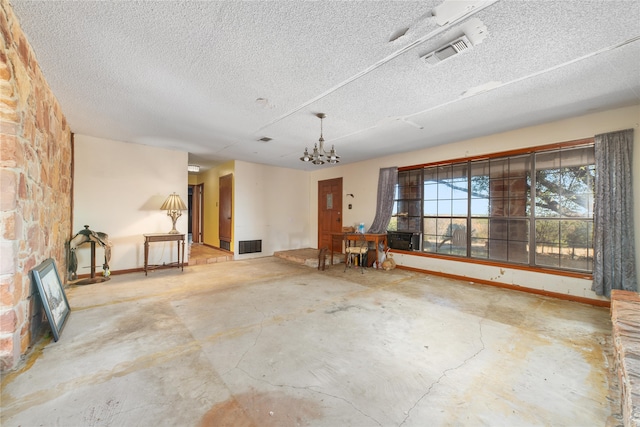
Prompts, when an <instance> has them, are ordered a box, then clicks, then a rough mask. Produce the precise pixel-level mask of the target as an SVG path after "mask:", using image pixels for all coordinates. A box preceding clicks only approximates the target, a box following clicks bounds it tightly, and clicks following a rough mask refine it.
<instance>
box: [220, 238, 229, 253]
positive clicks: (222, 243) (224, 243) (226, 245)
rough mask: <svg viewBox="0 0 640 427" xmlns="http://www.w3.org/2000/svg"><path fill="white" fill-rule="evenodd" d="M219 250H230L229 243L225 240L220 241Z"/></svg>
mask: <svg viewBox="0 0 640 427" xmlns="http://www.w3.org/2000/svg"><path fill="white" fill-rule="evenodd" d="M220 249H224V250H225V251H230V250H231V242H228V241H226V240H220Z"/></svg>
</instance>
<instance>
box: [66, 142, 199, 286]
mask: <svg viewBox="0 0 640 427" xmlns="http://www.w3.org/2000/svg"><path fill="white" fill-rule="evenodd" d="M187 156H188V154H187V153H186V152H182V151H173V150H166V149H163V148H156V147H150V146H147V145H140V144H129V143H125V142H120V141H112V140H107V139H101V138H94V137H89V136H85V135H75V172H74V175H75V184H74V196H73V199H74V211H73V232H74V234H75V233H77V232H78V231H80V230H82V229H83V228H84V225H89V226H90V229H91V230H93V231H101V232H104V233H107V234H108V235H109V238H110V240H111V242H112V243H113V249H112V257H111V262H110V267H111V270H112V271H119V270H120V271H121V270H130V269H139V268H141V267H143V266H144V237H143V234H145V233H166V232H168V231H169V230H171V227H172V221H171V218H169V217H168V216H167V214H166V211H161V210H160V206H162V203H163V202H164V201H165V200H166V198H167V197H168V196H169V194H171V193H173V192H176V193H178V194H179V195H180V197H181V198H182V200H183V201H184V202H185V204H186V203H187V191H188V178H187ZM187 227H188V217H187V211H185V212H183V215H182V216H181V217H180V218H178V221H177V222H176V229H177V230H178V231H180V232H181V233H185V234H186V233H187V231H188V230H187ZM76 252H77V256H78V266H79V267H78V274H88V273H89V270H88V269H87V268H85V267H86V266H88V265H90V264H91V257H90V245H85V246H81V247H79V248H78V249H77V251H76ZM187 252H188V251H187ZM96 253H97V255H96V258H97V259H96V264H97V266H99V267H101V266H102V263H103V260H104V252H103V250H102V249H101V248H99V247H98V248H97V250H96ZM187 259H188V256H187V257H185V260H187ZM176 260H177V245H176V243H175V242H158V243H153V244H151V245H149V263H150V264H162V263H169V262H175V261H176ZM98 272H99V273H101V272H102V268H99V269H98Z"/></svg>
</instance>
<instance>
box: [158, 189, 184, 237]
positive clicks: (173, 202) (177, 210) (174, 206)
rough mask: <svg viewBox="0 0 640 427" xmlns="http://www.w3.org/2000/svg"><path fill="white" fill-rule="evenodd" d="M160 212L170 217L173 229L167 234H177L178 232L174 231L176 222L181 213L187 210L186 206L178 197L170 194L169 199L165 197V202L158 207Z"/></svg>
mask: <svg viewBox="0 0 640 427" xmlns="http://www.w3.org/2000/svg"><path fill="white" fill-rule="evenodd" d="M160 210H163V211H167V215H168V216H170V217H171V220H172V221H173V229H172V230H171V231H170V232H169V234H178V233H179V231H178V230H176V221H177V220H178V218H179V217H180V215H182V211H186V210H187V206H186V205H185V204H184V202H183V201H182V199H181V198H180V196H179V195H177V194H176V193H175V192H174V193H173V194H170V195H169V197H167V200H165V201H164V203H163V204H162V206H160Z"/></svg>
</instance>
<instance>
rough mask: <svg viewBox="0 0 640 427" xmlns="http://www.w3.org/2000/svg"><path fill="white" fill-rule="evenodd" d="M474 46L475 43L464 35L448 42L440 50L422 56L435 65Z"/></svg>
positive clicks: (424, 59) (428, 62)
mask: <svg viewBox="0 0 640 427" xmlns="http://www.w3.org/2000/svg"><path fill="white" fill-rule="evenodd" d="M472 47H473V45H472V44H471V42H470V41H469V39H468V38H467V36H462V37H460V38H458V39H455V40H454V41H452V42H450V43H447V44H446V45H445V46H443V47H441V48H439V49H438V50H435V51H433V52H431V53H427V54H426V55H424V56H421V58H422V60H423V61H424V62H426V63H427V64H431V65H434V64H437V63H438V62H441V61H444V60H445V59H448V58H451V57H452V56H454V55H457V54H459V53H460V52H462V51H464V50H467V49H471V48H472Z"/></svg>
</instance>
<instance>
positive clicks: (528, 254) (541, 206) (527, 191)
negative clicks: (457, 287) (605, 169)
mask: <svg viewBox="0 0 640 427" xmlns="http://www.w3.org/2000/svg"><path fill="white" fill-rule="evenodd" d="M594 178H595V159H594V147H593V144H587V145H579V146H576V145H571V144H568V145H567V146H564V147H560V148H553V149H544V148H542V149H540V150H537V151H533V152H530V153H525V154H518V155H511V156H499V155H497V156H494V157H490V158H488V159H482V160H469V161H461V162H452V163H450V164H446V165H434V166H427V167H423V168H419V169H411V170H405V171H400V172H399V174H398V187H397V191H396V201H395V208H394V214H393V219H392V222H391V225H390V230H394V231H395V230H397V231H406V232H412V233H421V234H422V247H421V248H420V250H421V251H422V252H426V253H435V254H446V255H453V256H460V257H468V258H477V259H486V260H493V261H500V262H507V263H516V264H525V265H530V266H539V267H551V268H557V269H567V270H577V271H586V272H590V271H591V270H592V268H593V200H594ZM419 180H421V181H422V183H423V185H422V188H421V189H416V186H415V183H416V182H417V181H419ZM420 190H422V191H420ZM420 193H422V202H421V205H418V204H417V203H416V202H418V200H419V199H418V198H419V197H420ZM420 208H421V210H422V212H421V214H422V215H421V216H420V213H419V212H417V211H418V210H419V209H420ZM420 219H421V222H422V223H421V224H420ZM416 249H418V248H416Z"/></svg>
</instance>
